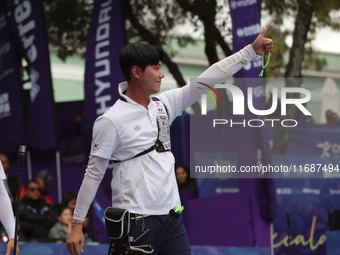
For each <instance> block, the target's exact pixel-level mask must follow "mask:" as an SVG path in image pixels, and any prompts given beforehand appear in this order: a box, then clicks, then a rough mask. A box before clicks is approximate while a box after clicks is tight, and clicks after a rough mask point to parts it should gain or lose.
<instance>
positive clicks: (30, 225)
mask: <svg viewBox="0 0 340 255" xmlns="http://www.w3.org/2000/svg"><path fill="white" fill-rule="evenodd" d="M40 195H41V190H40V187H39V184H38V182H37V181H36V180H30V181H28V182H26V184H25V195H24V198H23V199H22V200H21V202H20V208H19V225H20V231H19V240H20V241H26V242H27V241H28V242H32V241H40V240H42V239H44V238H47V237H48V232H49V230H50V228H51V227H52V226H53V225H54V223H55V222H56V216H55V213H54V210H53V208H52V207H51V206H50V205H49V204H48V203H46V201H45V200H44V199H42V198H40Z"/></svg>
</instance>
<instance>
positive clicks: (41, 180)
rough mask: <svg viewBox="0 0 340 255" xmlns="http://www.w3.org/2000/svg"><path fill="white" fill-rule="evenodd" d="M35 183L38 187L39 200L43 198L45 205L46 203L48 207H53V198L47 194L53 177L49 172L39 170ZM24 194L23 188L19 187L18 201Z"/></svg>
mask: <svg viewBox="0 0 340 255" xmlns="http://www.w3.org/2000/svg"><path fill="white" fill-rule="evenodd" d="M35 180H36V182H37V183H38V185H39V190H40V198H43V199H44V200H45V201H46V203H48V204H49V205H50V206H53V204H54V203H53V198H52V196H51V195H50V194H49V193H48V188H49V187H50V186H51V185H52V182H53V176H52V174H51V172H50V171H49V170H41V171H40V172H39V173H38V175H37V177H36V178H35ZM24 193H25V187H24V186H22V187H21V191H20V199H22V198H23V197H24Z"/></svg>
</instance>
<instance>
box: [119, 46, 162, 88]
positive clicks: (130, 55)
mask: <svg viewBox="0 0 340 255" xmlns="http://www.w3.org/2000/svg"><path fill="white" fill-rule="evenodd" d="M163 58H164V51H163V50H162V49H159V48H157V47H155V46H153V45H150V44H145V43H133V44H128V45H126V46H125V47H124V48H123V49H122V50H121V52H120V57H119V64H120V68H121V70H122V72H123V75H124V77H125V79H126V81H127V82H129V81H130V80H131V76H130V72H131V68H132V67H133V66H138V67H140V68H141V69H142V71H144V70H145V68H146V67H147V66H148V65H157V64H158V63H159V61H163Z"/></svg>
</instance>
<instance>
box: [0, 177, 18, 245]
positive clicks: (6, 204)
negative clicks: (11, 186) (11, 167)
mask: <svg viewBox="0 0 340 255" xmlns="http://www.w3.org/2000/svg"><path fill="white" fill-rule="evenodd" d="M0 205H1V206H0V221H1V223H2V225H3V226H4V227H5V229H6V232H7V234H8V236H9V238H10V239H13V238H14V231H15V221H14V215H13V211H12V204H11V200H10V199H9V196H8V194H7V191H6V188H5V184H4V181H3V180H0Z"/></svg>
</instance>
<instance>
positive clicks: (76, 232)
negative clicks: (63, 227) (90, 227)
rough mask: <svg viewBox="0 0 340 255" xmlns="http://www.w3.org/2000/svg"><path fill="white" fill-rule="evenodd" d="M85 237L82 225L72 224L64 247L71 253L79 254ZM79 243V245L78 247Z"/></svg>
mask: <svg viewBox="0 0 340 255" xmlns="http://www.w3.org/2000/svg"><path fill="white" fill-rule="evenodd" d="M84 244H85V238H84V234H83V226H82V225H72V227H71V231H70V233H69V235H68V237H67V239H66V248H67V250H68V252H69V253H70V254H72V255H80V252H84ZM79 245H80V247H79Z"/></svg>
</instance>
